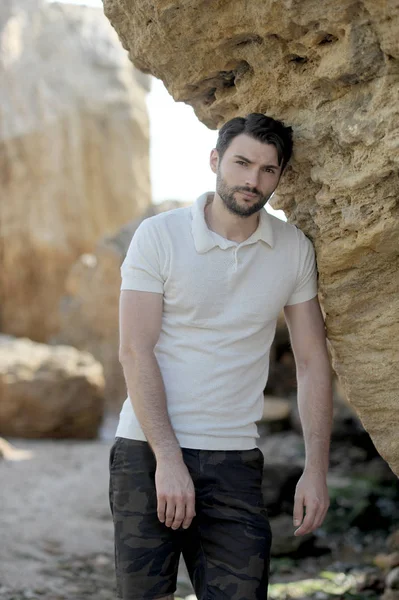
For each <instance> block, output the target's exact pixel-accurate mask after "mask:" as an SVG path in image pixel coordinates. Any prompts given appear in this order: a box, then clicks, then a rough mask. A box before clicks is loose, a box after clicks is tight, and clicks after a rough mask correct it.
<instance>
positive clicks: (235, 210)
mask: <svg viewBox="0 0 399 600" xmlns="http://www.w3.org/2000/svg"><path fill="white" fill-rule="evenodd" d="M216 192H217V194H218V195H219V196H220V198H221V199H222V202H223V204H224V205H225V207H226V208H227V210H228V211H229V212H231V213H232V214H234V215H237V216H239V217H243V218H245V217H250V216H251V215H253V214H255V213H257V212H259V211H260V210H261V208H263V207H264V206H265V204H266V203H267V201H268V200H269V198H271V196H272V195H273V192H272V193H271V194H268V195H267V196H262V195H261V194H260V193H259V191H258V190H257V189H256V188H249V187H244V186H234V187H229V186H228V185H227V183H226V182H225V180H224V179H223V177H222V175H221V174H220V171H218V173H217V176H216ZM236 192H251V193H252V194H258V199H255V198H254V201H253V203H251V204H248V205H247V206H246V205H245V204H242V205H241V204H239V203H238V202H237V200H236V199H235V197H234V194H235V193H236Z"/></svg>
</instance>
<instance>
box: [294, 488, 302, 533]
mask: <svg viewBox="0 0 399 600" xmlns="http://www.w3.org/2000/svg"><path fill="white" fill-rule="evenodd" d="M293 520H294V525H295V527H298V525H300V524H301V523H302V521H303V496H300V495H298V496H295V500H294V512H293Z"/></svg>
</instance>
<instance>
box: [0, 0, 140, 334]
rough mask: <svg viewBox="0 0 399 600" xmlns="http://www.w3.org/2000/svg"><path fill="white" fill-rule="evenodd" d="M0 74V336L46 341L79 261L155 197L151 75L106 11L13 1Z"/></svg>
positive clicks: (4, 19) (0, 32) (5, 22)
mask: <svg viewBox="0 0 399 600" xmlns="http://www.w3.org/2000/svg"><path fill="white" fill-rule="evenodd" d="M0 79H1V89H0V122H1V129H0V202H1V212H0V304H1V315H0V331H3V332H6V333H10V334H13V335H17V336H26V337H30V338H32V339H35V340H37V341H46V340H47V339H48V336H49V335H50V334H52V333H54V332H55V331H57V328H58V314H57V309H58V303H59V298H60V296H61V295H62V294H63V291H64V287H63V286H64V279H65V276H66V273H67V272H68V270H69V267H70V266H71V264H72V263H73V262H74V261H75V260H76V259H77V257H78V256H79V255H80V254H82V253H84V252H90V251H91V250H92V249H93V248H94V245H95V243H96V242H97V240H98V239H99V238H100V237H102V236H104V235H106V234H110V233H112V232H114V231H115V230H117V229H118V228H119V227H120V226H121V225H122V224H123V223H126V222H127V221H129V220H131V219H132V218H135V217H137V216H138V215H140V214H142V212H143V210H145V208H146V207H147V206H148V204H149V202H150V183H149V157H148V153H149V152H148V144H149V130H148V116H147V111H146V106H145V94H146V92H147V90H148V85H149V83H148V81H149V78H148V77H147V76H145V75H143V74H142V73H138V71H135V69H134V68H133V66H132V64H131V62H130V61H129V60H128V57H127V53H126V52H125V51H124V50H123V48H122V47H121V44H120V42H119V40H118V37H117V35H116V33H115V31H114V30H113V29H112V27H111V26H110V24H109V22H108V21H107V19H106V18H105V17H104V15H103V12H102V10H100V9H93V8H87V7H79V6H72V5H63V4H49V3H47V2H44V1H42V0H7V2H5V3H3V2H2V3H1V7H0ZM145 87H146V88H147V89H145Z"/></svg>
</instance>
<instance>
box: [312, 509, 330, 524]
mask: <svg viewBox="0 0 399 600" xmlns="http://www.w3.org/2000/svg"><path fill="white" fill-rule="evenodd" d="M327 511H328V505H327V506H323V507H322V508H321V510H320V511H319V513H318V514H317V516H316V519H315V521H316V523H315V526H314V529H318V528H319V527H321V525H322V524H323V522H324V519H325V518H326V514H327Z"/></svg>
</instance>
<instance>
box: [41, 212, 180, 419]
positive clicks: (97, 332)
mask: <svg viewBox="0 0 399 600" xmlns="http://www.w3.org/2000/svg"><path fill="white" fill-rule="evenodd" d="M178 206H183V204H182V203H178V202H164V203H162V204H159V205H154V206H151V207H150V208H149V209H148V210H147V212H146V213H145V215H144V218H146V217H149V216H151V215H154V214H157V213H158V212H161V211H164V210H170V209H172V208H177V207H178ZM141 221H142V219H136V220H135V221H131V222H130V223H128V224H127V225H125V226H124V227H122V228H121V229H120V230H119V231H118V232H117V233H116V234H115V235H114V236H108V237H106V238H104V239H102V240H100V242H99V243H98V244H97V246H96V248H95V250H94V251H93V253H91V254H83V255H82V256H80V257H79V259H78V260H77V261H76V262H75V263H74V264H73V266H72V267H71V269H70V271H69V273H68V276H67V279H66V285H65V288H66V289H65V296H64V297H63V298H62V300H61V303H60V310H59V312H60V331H59V333H58V335H57V336H54V338H52V340H51V341H52V342H55V343H58V344H60V343H61V344H68V345H71V346H74V347H75V348H79V349H80V350H86V351H88V352H90V353H91V354H93V356H94V357H95V358H96V359H97V360H98V361H100V363H101V364H102V365H103V367H104V375H105V397H106V400H107V406H108V408H110V409H114V410H115V409H119V408H120V407H121V405H122V403H123V401H124V400H125V398H126V386H125V380H124V377H123V372H122V367H121V365H120V363H119V358H118V345H119V331H118V330H119V327H118V314H119V294H120V286H121V278H120V266H121V264H122V261H123V259H124V258H125V256H126V252H127V249H128V247H129V244H130V241H131V239H132V237H133V234H134V232H135V231H136V229H137V227H138V226H139V224H140V223H141Z"/></svg>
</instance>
